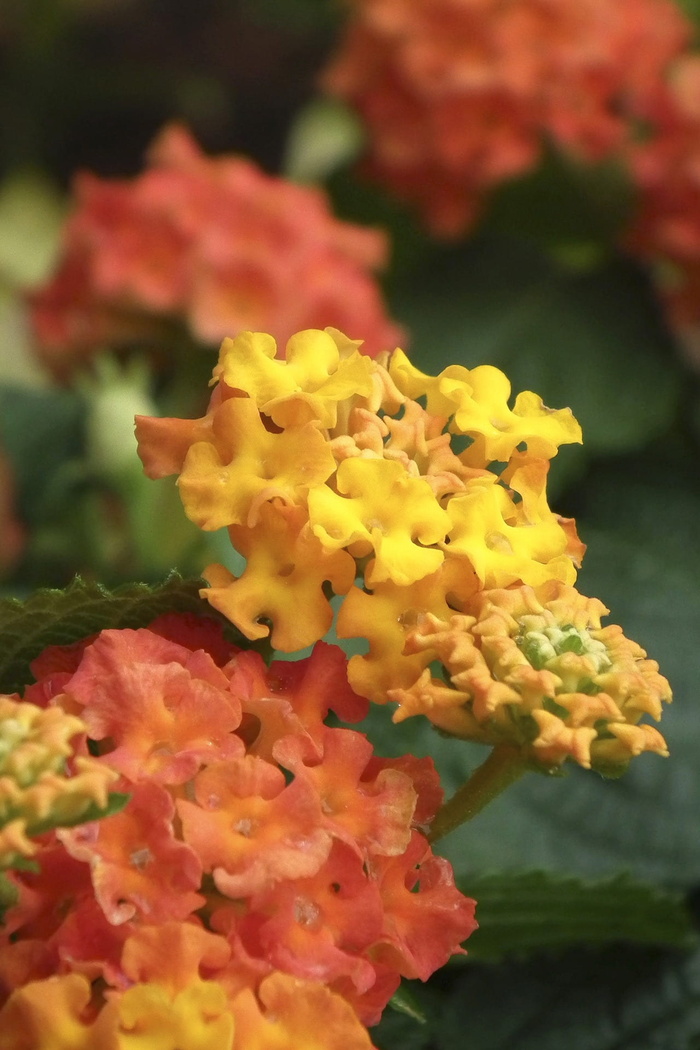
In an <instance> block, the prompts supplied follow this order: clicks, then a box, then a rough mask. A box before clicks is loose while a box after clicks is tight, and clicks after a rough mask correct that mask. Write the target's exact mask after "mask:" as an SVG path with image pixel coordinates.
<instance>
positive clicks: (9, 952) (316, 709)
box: [0, 614, 475, 1050]
mask: <svg viewBox="0 0 700 1050" xmlns="http://www.w3.org/2000/svg"><path fill="white" fill-rule="evenodd" d="M33 669H34V672H35V674H36V676H37V679H38V681H37V683H36V684H35V685H34V686H32V687H30V688H29V689H28V690H27V699H28V700H32V701H34V702H37V703H42V704H44V705H47V706H46V710H47V711H49V712H51V711H59V710H63V711H70V712H79V714H80V717H81V719H82V721H83V723H84V725H85V726H86V728H87V734H88V738H89V740H90V750H91V751H92V752H93V754H94V755H95V758H94V759H93V761H96V762H99V763H100V764H102V765H103V766H104V768H105V770H107V771H108V772H109V773H110V775H111V776H115V775H117V776H118V777H119V779H118V781H117V787H118V789H119V790H121V791H124V792H127V793H128V794H129V795H130V799H129V802H128V803H127V805H126V806H125V808H124V809H123V810H122V811H121V812H119V813H116V814H114V815H113V816H110V817H107V818H105V819H103V820H101V821H97V822H93V823H87V824H84V825H81V826H79V827H75V828H71V829H62V830H58V831H56V832H52V833H50V834H47V835H45V836H44V837H43V838H42V840H41V844H40V847H39V849H38V850H37V852H36V855H35V860H36V861H37V864H38V868H37V870H31V871H22V872H17V873H15V874H14V876H13V881H14V884H15V886H16V889H17V893H18V897H17V901H16V903H15V904H14V905H13V906H11V907H10V908H9V910H8V911H7V913H6V915H5V926H4V929H3V930H2V934H1V939H0V987H1V988H2V1002H3V1004H4V1005H2V1006H1V1007H0V1047H2V1050H24V1048H25V1047H27V1046H32V1047H35V1046H36V1047H38V1046H42V1047H43V1046H49V1045H51V1046H55V1047H56V1048H57V1050H58V1048H60V1050H69V1048H70V1050H78V1048H80V1050H129V1048H130V1047H134V1046H137V1045H138V1046H149V1047H150V1046H154V1047H155V1046H159V1047H161V1046H162V1047H163V1048H166V1047H167V1048H173V1050H175V1048H179V1047H184V1046H186V1047H195V1046H196V1047H197V1048H198V1050H255V1048H259V1050H269V1048H270V1047H273V1046H274V1047H275V1048H276V1050H298V1048H299V1047H300V1046H304V1047H309V1048H315V1050H347V1048H350V1050H371V1041H370V1038H369V1035H368V1033H367V1031H366V1028H365V1025H367V1024H372V1023H375V1022H376V1021H377V1020H378V1018H379V1016H380V1015H381V1012H382V1010H383V1008H384V1006H385V1005H386V1003H387V1001H388V999H389V998H390V997H391V995H392V994H393V993H394V991H395V990H396V987H397V985H398V983H399V980H400V977H401V976H406V977H412V978H415V977H418V978H422V979H425V978H427V977H428V976H429V974H431V973H432V972H433V970H435V969H436V968H437V967H439V966H441V965H443V964H444V963H445V962H446V961H447V959H448V958H449V957H450V956H451V955H452V954H454V953H455V952H459V951H461V948H460V944H461V942H462V941H463V940H464V939H465V938H466V937H468V935H469V934H470V933H471V932H472V930H473V929H474V927H475V922H474V917H473V913H474V902H473V901H471V900H469V899H468V898H466V897H464V896H462V895H461V894H460V893H459V892H458V890H457V889H456V887H455V885H454V881H453V877H452V872H451V869H450V866H449V864H448V862H447V861H445V860H443V859H441V858H438V857H435V856H434V855H433V854H432V851H431V849H430V847H429V845H428V843H427V840H426V838H425V837H424V831H425V830H426V829H427V826H428V825H429V823H430V821H431V819H432V817H433V815H434V813H435V811H436V809H437V807H438V806H439V804H440V802H441V798H442V793H441V790H440V787H439V782H438V778H437V774H436V772H435V769H434V767H433V764H432V762H431V760H429V759H416V758H413V757H412V756H406V757H404V758H399V759H381V758H377V757H376V756H374V755H373V754H372V747H371V745H370V743H369V742H368V740H367V739H366V737H365V736H364V735H363V734H361V733H358V732H355V731H352V730H349V729H344V728H329V727H327V726H326V725H324V721H323V720H324V718H325V717H326V715H327V714H328V711H329V709H332V710H333V711H334V712H335V713H336V714H337V715H339V716H340V717H341V718H343V719H346V720H350V721H356V720H358V719H359V718H361V717H362V716H363V715H364V713H365V710H366V702H365V701H363V700H362V699H360V698H359V697H357V696H356V695H355V694H354V693H353V692H352V691H351V690H350V688H349V687H348V684H347V679H346V675H345V657H344V656H343V654H342V653H341V651H340V650H339V649H337V648H336V647H333V646H329V645H326V644H325V643H321V644H320V645H319V646H318V647H317V648H316V649H315V650H314V652H313V654H312V656H311V657H309V658H307V659H305V660H301V661H298V662H295V663H280V662H277V663H273V664H272V665H271V667H270V668H269V669H268V668H266V666H265V664H264V662H263V660H262V658H261V657H260V656H259V654H257V653H255V652H253V651H239V650H237V649H236V648H235V647H233V646H231V645H229V644H228V643H227V642H226V641H225V639H224V638H223V636H222V633H221V628H220V626H219V625H217V624H214V623H213V622H212V621H209V620H206V619H204V620H202V619H197V618H190V617H181V616H178V615H176V614H169V615H167V616H165V617H162V618H161V619H160V620H158V621H156V622H154V623H153V624H152V625H151V627H150V628H149V629H139V630H106V631H103V632H102V633H101V634H100V635H98V636H97V637H95V638H93V639H92V640H90V639H88V640H87V641H86V642H85V643H84V644H82V645H79V646H77V647H72V648H69V649H63V650H62V649H53V650H47V651H46V653H44V654H43V656H42V657H40V658H39V659H38V660H37V661H36V662H35V664H34V668H33Z"/></svg>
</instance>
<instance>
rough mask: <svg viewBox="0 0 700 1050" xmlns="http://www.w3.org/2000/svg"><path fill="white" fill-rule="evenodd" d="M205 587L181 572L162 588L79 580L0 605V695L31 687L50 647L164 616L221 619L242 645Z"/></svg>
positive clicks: (145, 622)
mask: <svg viewBox="0 0 700 1050" xmlns="http://www.w3.org/2000/svg"><path fill="white" fill-rule="evenodd" d="M202 586H203V584H202V581H201V580H183V579H182V577H181V576H179V575H178V574H177V573H171V574H170V576H169V577H168V578H167V580H165V582H164V583H162V584H160V585H158V586H154V587H151V586H149V585H148V584H145V583H130V584H125V585H124V586H122V587H118V588H117V589H116V590H114V591H109V590H107V589H106V588H105V587H103V586H101V584H99V583H92V582H88V581H86V580H81V579H80V578H76V579H75V580H74V581H73V583H71V584H70V586H69V587H66V588H65V590H53V589H46V590H39V591H36V592H35V593H34V594H32V595H31V597H29V598H27V599H26V601H19V600H18V599H16V598H5V599H2V600H0V691H2V692H5V693H12V692H16V691H20V690H21V689H22V688H23V687H24V686H25V685H27V684H28V683H29V682H31V681H32V675H31V672H30V670H29V664H30V662H31V661H32V660H34V659H35V657H37V656H38V655H39V653H41V652H42V651H43V650H44V649H45V648H46V647H47V646H49V645H69V644H70V643H72V642H75V641H78V640H79V639H81V638H86V637H88V636H89V635H91V634H95V633H96V632H97V631H102V630H105V629H106V628H114V627H132V628H135V627H145V626H147V625H148V624H149V623H151V622H152V621H153V620H155V619H156V617H158V616H160V615H162V614H163V613H168V612H190V613H196V614H200V615H203V616H207V617H210V618H212V619H218V620H220V622H221V623H223V624H224V625H225V626H226V627H227V629H230V630H229V633H230V636H231V637H232V640H234V641H242V639H241V636H240V635H239V634H238V633H237V632H235V629H234V628H232V627H231V625H230V624H229V623H228V621H226V620H224V619H223V617H220V616H219V615H218V614H217V613H216V612H215V610H213V609H212V608H211V607H210V606H209V605H207V603H206V602H205V601H204V600H203V599H202V598H200V597H199V589H200V587H202ZM244 644H245V646H246V647H247V648H250V647H251V646H250V643H249V642H244Z"/></svg>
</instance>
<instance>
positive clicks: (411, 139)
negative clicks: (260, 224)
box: [324, 0, 690, 236]
mask: <svg viewBox="0 0 700 1050" xmlns="http://www.w3.org/2000/svg"><path fill="white" fill-rule="evenodd" d="M349 6H350V20H349V25H348V28H347V32H346V34H345V37H344V39H343V40H342V41H341V44H340V48H339V50H338V53H337V55H336V56H335V58H334V59H333V60H332V62H331V65H330V68H329V69H327V70H326V72H325V74H324V85H325V86H326V88H327V89H328V90H329V91H330V92H332V93H333V94H335V95H337V96H339V97H340V98H342V99H344V100H346V101H347V102H349V103H350V105H351V106H353V107H354V108H355V109H356V110H357V111H358V112H359V113H360V115H361V117H362V119H363V121H364V123H365V125H366V127H367V131H368V135H369V153H368V158H367V163H366V167H367V169H368V171H369V173H370V174H371V175H372V176H374V177H375V178H376V179H378V180H379V181H381V182H382V183H384V184H385V185H387V186H388V187H389V188H390V189H392V190H393V191H394V192H395V193H396V194H397V195H398V196H400V197H402V198H404V199H406V200H407V201H410V202H412V203H414V204H416V205H417V206H418V208H419V209H420V210H421V212H422V213H423V215H424V217H425V219H426V221H427V223H428V225H429V226H430V227H431V229H432V230H433V231H434V232H435V233H437V234H440V235H447V236H452V235H455V234H459V233H462V232H463V231H464V230H465V229H466V228H467V227H468V226H469V225H470V224H471V223H472V222H473V221H474V219H475V217H476V216H477V215H478V212H479V211H480V209H481V206H482V203H483V199H484V196H485V194H486V193H487V192H488V190H489V189H491V188H492V187H493V186H495V185H496V184H498V183H499V182H502V181H504V180H505V179H508V178H512V177H513V176H516V175H519V174H522V173H523V172H526V171H528V170H530V169H531V168H532V167H534V166H535V165H536V164H537V162H538V160H539V158H540V155H541V152H542V147H543V143H544V141H545V140H549V141H553V142H554V143H555V144H556V145H557V146H559V147H560V148H562V149H564V150H566V151H570V152H571V153H573V154H574V156H577V157H580V156H583V157H584V158H587V159H596V158H599V157H601V156H606V155H609V154H610V153H612V152H613V151H616V150H618V149H619V148H620V146H621V144H622V143H623V142H624V141H625V140H627V139H631V138H632V137H633V136H634V131H635V121H636V118H637V116H638V115H639V111H640V109H641V108H642V106H643V103H644V102H645V100H646V98H647V96H648V95H649V94H650V92H653V91H654V89H655V88H656V85H657V84H658V83H660V82H661V81H662V79H663V74H664V71H665V67H666V66H667V65H668V63H669V62H670V60H671V59H672V58H673V57H674V56H675V55H676V54H678V52H679V51H680V50H681V49H682V48H683V47H684V46H686V45H687V41H688V39H689V37H690V27H689V25H688V23H687V22H686V20H685V19H684V18H683V16H682V14H681V13H680V11H679V10H678V9H677V7H676V5H675V4H673V3H670V2H668V0H581V2H579V3H576V4H571V3H569V2H568V0H551V2H548V3H547V4H542V3H539V2H537V0H515V2H512V3H508V4H502V3H500V2H498V0H460V2H456V0H351V3H350V5H349Z"/></svg>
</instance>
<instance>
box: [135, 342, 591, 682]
mask: <svg viewBox="0 0 700 1050" xmlns="http://www.w3.org/2000/svg"><path fill="white" fill-rule="evenodd" d="M213 382H214V391H213V394H212V397H211V401H210V405H209V409H208V411H207V414H206V416H205V417H203V418H202V419H199V420H193V421H190V423H189V424H188V423H185V422H184V421H182V420H152V419H148V418H139V419H138V420H137V434H138V436H139V450H140V455H141V457H142V460H143V462H144V465H145V467H146V470H147V472H148V473H149V474H150V475H151V476H152V477H161V476H163V475H164V474H166V473H168V472H177V473H179V475H180V477H179V487H180V494H181V496H182V499H183V503H184V505H185V510H186V512H187V514H188V515H189V516H190V517H191V518H192V519H193V520H195V521H197V522H198V523H199V524H200V525H201V526H202V527H203V528H206V529H214V528H219V527H221V526H228V527H229V536H230V538H231V542H232V543H233V545H234V547H235V548H236V549H237V550H238V552H239V553H242V554H243V555H244V556H245V557H246V559H247V563H246V567H245V570H244V572H243V573H242V574H241V575H240V576H239V577H236V576H234V575H233V573H232V572H230V570H229V569H227V568H226V567H225V566H221V565H213V566H209V567H207V568H206V569H205V571H204V576H205V578H206V579H207V581H208V582H209V584H210V587H209V588H208V589H206V590H204V591H202V595H203V597H205V598H207V600H208V601H210V602H211V603H212V604H213V605H214V606H215V607H216V608H217V609H218V610H219V611H221V612H223V613H224V615H226V616H227V617H228V618H229V619H230V620H232V621H233V622H234V623H235V624H236V625H237V626H238V627H239V628H240V630H242V631H243V632H244V633H245V634H246V635H247V636H248V637H249V638H260V637H263V636H264V635H266V634H267V633H268V632H270V631H271V633H272V640H273V644H274V645H275V646H276V647H278V648H282V649H284V650H294V649H298V648H300V647H302V646H303V645H308V644H310V643H312V642H314V641H315V640H317V639H318V638H321V637H322V636H323V634H324V633H325V631H326V630H327V629H328V627H329V626H330V624H331V620H332V616H333V612H332V607H331V605H330V602H329V598H330V596H331V595H332V594H335V595H339V596H343V595H345V594H348V592H349V594H348V598H347V599H346V602H347V605H348V608H347V611H344V610H345V606H343V607H342V608H341V612H340V616H339V621H338V627H339V630H340V631H341V633H342V635H343V636H345V637H348V636H350V635H352V634H353V633H358V634H360V635H364V636H367V637H369V640H370V643H371V647H372V648H371V652H370V654H369V658H368V660H366V661H363V663H362V664H361V665H359V666H358V661H357V660H356V661H354V662H353V665H352V669H351V674H352V681H353V685H354V687H355V688H357V689H360V691H361V692H362V693H363V695H366V696H373V697H375V696H376V695H377V694H378V693H379V692H380V691H381V689H380V687H378V685H377V682H376V680H375V681H372V680H370V678H371V676H367V675H365V674H363V671H367V670H368V668H369V665H372V666H374V664H375V663H376V657H377V653H378V652H379V651H380V650H382V651H384V652H385V653H386V655H387V656H388V655H389V654H391V657H392V658H400V657H401V656H402V649H403V641H404V638H403V631H402V630H401V628H400V627H399V628H398V629H397V626H396V624H397V623H399V624H405V623H406V622H407V619H406V618H407V617H408V616H410V615H412V614H411V613H410V610H415V611H416V612H424V611H426V610H430V611H432V612H436V613H441V614H442V613H444V612H445V610H446V609H448V608H454V607H455V606H454V605H453V603H454V602H456V603H457V606H456V607H457V608H459V607H460V604H459V603H460V602H461V601H463V600H464V599H465V598H466V597H467V596H468V595H469V594H471V593H472V592H473V591H474V590H475V589H477V588H479V587H484V586H486V587H492V586H501V585H504V584H511V583H514V582H526V583H538V584H539V583H541V582H544V581H546V580H549V579H561V580H564V581H566V582H568V583H572V582H573V580H574V579H575V576H576V568H575V566H576V565H577V564H578V562H579V561H580V556H581V554H582V548H581V545H580V544H579V542H578V539H577V537H576V534H575V529H574V528H573V525H572V523H567V522H564V521H563V520H562V519H560V518H559V517H558V516H557V515H555V514H554V513H552V511H551V510H550V509H549V506H548V504H547V499H546V492H545V487H546V478H547V469H548V463H549V459H550V458H551V457H552V456H554V455H556V454H557V451H558V449H559V446H560V445H562V444H564V443H567V442H572V441H580V439H581V432H580V428H579V426H578V423H577V422H576V420H575V419H574V417H573V416H572V414H571V411H570V410H569V409H560V410H556V411H555V410H551V409H548V408H546V407H545V406H544V405H543V404H542V401H541V399H540V398H538V397H537V396H536V395H535V394H531V393H527V392H526V393H523V394H519V395H518V397H517V398H516V400H515V404H514V406H513V408H511V407H510V406H509V404H508V402H509V398H510V384H509V382H508V380H507V378H506V377H505V376H504V375H503V373H502V372H500V371H499V370H498V369H496V368H492V367H490V366H489V367H486V366H484V367H481V368H475V369H472V370H469V369H466V368H463V367H457V366H454V367H452V368H447V369H445V370H444V371H443V372H441V373H440V374H439V375H438V376H427V375H424V374H423V373H422V372H420V371H418V369H416V368H414V367H413V366H412V365H411V363H410V362H409V361H408V359H407V357H406V355H405V354H404V353H403V351H401V350H396V351H394V353H393V354H392V355H391V357H388V356H385V357H383V358H382V359H381V360H370V359H368V358H366V357H363V356H362V355H361V354H360V352H359V349H358V346H357V344H356V343H354V342H352V341H351V340H349V339H347V338H346V337H345V336H343V335H342V334H341V333H340V332H338V331H336V330H335V329H326V330H325V331H323V332H321V331H306V332H300V333H298V334H297V335H295V336H294V337H293V338H292V339H291V340H290V341H289V343H288V345H287V351H286V357H285V359H284V360H278V359H277V358H276V353H275V344H274V341H273V340H272V339H271V337H270V336H269V335H266V334H263V333H250V332H247V333H244V334H243V335H241V336H238V337H237V338H236V339H227V340H225V341H224V343H223V345H222V347H221V354H220V358H219V362H218V364H217V365H216V367H215V368H214V375H213ZM458 443H459V444H458ZM465 445H466V447H464V446H465ZM460 449H461V450H460ZM504 463H505V466H504ZM357 574H361V576H362V578H363V584H364V590H362V591H357V590H355V589H352V583H353V580H354V578H355V577H356V575H357ZM365 599H368V600H367V601H366V600H365ZM426 602H427V605H426ZM370 605H371V606H372V607H373V609H374V610H376V609H379V608H380V606H382V605H383V606H384V607H386V608H388V607H389V606H390V607H391V609H392V610H394V609H395V610H396V613H395V616H394V618H393V621H392V618H391V617H380V618H376V617H373V618H372V620H373V623H374V624H375V625H376V626H373V625H372V623H368V622H363V623H362V624H361V627H360V629H359V630H357V631H356V630H355V627H356V625H359V624H360V619H361V617H360V618H359V619H358V617H357V616H356V615H355V612H357V611H358V610H359V609H360V608H361V607H363V608H364V609H365V611H368V610H369V607H370ZM396 617H399V620H397V619H396ZM392 622H393V627H392V626H391V623H392ZM380 635H381V636H382V637H384V636H385V637H384V640H383V641H381V642H380V640H379V636H380ZM397 662H398V663H401V659H398V660H397ZM411 663H412V664H413V665H414V666H415V665H416V664H417V663H420V658H419V659H418V660H413V661H411ZM375 669H376V671H377V673H379V674H381V675H382V681H384V679H385V678H386V674H384V673H383V672H382V671H381V669H380V668H379V667H378V666H377V667H376V668H375ZM358 671H359V672H360V675H361V676H362V681H361V682H360V678H359V677H356V675H357V672H358ZM387 673H389V674H393V670H392V671H391V672H387ZM402 681H403V678H400V679H394V682H393V684H395V685H396V684H401V682H402Z"/></svg>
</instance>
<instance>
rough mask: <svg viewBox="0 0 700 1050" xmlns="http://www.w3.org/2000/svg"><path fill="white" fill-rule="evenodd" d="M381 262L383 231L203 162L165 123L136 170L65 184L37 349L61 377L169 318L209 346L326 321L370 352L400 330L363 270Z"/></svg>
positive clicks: (257, 176)
mask: <svg viewBox="0 0 700 1050" xmlns="http://www.w3.org/2000/svg"><path fill="white" fill-rule="evenodd" d="M386 257H387V241H386V237H385V236H384V234H383V233H381V232H380V231H379V230H375V229H369V228H366V227H361V226H356V225H352V224H350V223H346V222H342V221H340V220H339V219H336V218H335V217H334V216H333V215H332V214H331V212H330V209H329V205H328V201H327V200H326V198H325V196H324V194H323V193H322V192H321V191H320V190H317V189H313V188H310V187H302V186H298V185H295V184H294V183H291V182H288V181H286V180H285V179H282V178H277V177H273V176H270V175H267V174H265V173H264V172H263V171H261V170H260V169H259V168H258V167H257V166H256V165H255V164H254V163H253V162H252V161H249V160H246V159H244V158H243V157H237V156H222V157H217V158H210V157H207V156H206V155H205V154H204V153H202V152H201V150H200V149H199V147H198V145H197V143H196V142H195V141H194V139H193V138H192V137H191V136H190V134H189V133H188V132H187V131H186V130H185V128H183V127H180V126H177V125H171V126H168V127H166V128H165V129H164V131H163V132H162V133H161V134H160V136H159V137H158V138H157V139H156V141H155V143H154V144H153V146H152V147H151V149H150V152H149V154H148V164H147V168H146V170H145V171H144V172H143V173H142V174H141V175H139V176H137V177H136V178H134V179H123V180H117V179H102V178H99V177H97V176H95V175H90V174H81V175H78V177H77V178H76V180H75V207H74V210H73V212H72V214H71V216H70V217H69V219H68V221H67V223H66V226H65V229H64V234H63V253H62V257H61V259H60V262H59V265H58V268H57V270H56V272H55V274H54V276H53V277H52V279H51V280H50V281H49V282H48V284H46V285H45V286H44V287H43V288H41V289H39V290H38V292H36V293H34V295H33V297H32V318H33V324H34V329H35V333H36V338H37V343H38V352H39V354H40V356H41V358H42V360H43V361H44V362H45V364H46V365H47V366H48V367H49V368H50V369H51V370H52V371H53V372H54V374H55V375H57V376H58V377H61V378H64V377H66V376H67V375H69V374H70V372H71V370H72V369H73V367H74V366H75V365H77V364H79V363H80V362H81V361H83V360H84V359H85V358H86V357H88V356H89V355H90V354H91V353H92V352H93V351H95V350H96V349H100V348H103V347H104V346H111V347H114V346H117V347H121V346H125V345H126V346H128V345H130V344H133V343H138V344H141V345H149V346H152V345H154V344H155V345H158V343H159V339H158V333H159V331H160V330H161V328H162V326H163V324H164V322H172V321H173V320H179V321H182V322H184V323H185V325H186V326H187V328H188V329H189V332H190V335H191V336H192V337H193V338H194V339H195V340H196V341H197V342H199V343H202V344H204V345H206V346H213V345H216V344H218V343H219V342H220V341H221V340H222V339H223V338H224V336H226V335H232V334H233V335H235V334H236V333H238V332H239V331H241V330H243V329H248V328H252V329H263V330H265V331H268V332H271V333H273V334H274V335H275V336H276V338H277V339H278V340H280V341H281V342H280V345H281V346H284V344H285V342H286V340H287V339H288V338H289V336H290V335H291V334H292V333H293V332H295V331H297V330H298V329H300V328H306V327H313V326H316V325H327V324H332V325H336V326H338V327H340V328H342V329H343V330H347V331H349V332H350V333H351V335H352V336H353V337H356V338H360V339H363V340H364V351H365V353H368V354H371V355H373V354H376V353H378V352H379V351H380V350H383V349H387V348H390V347H393V346H394V345H395V343H396V342H397V341H398V340H399V339H400V338H401V336H402V332H401V330H400V329H399V328H398V326H397V325H395V324H394V323H393V322H392V321H391V320H390V319H389V318H388V316H387V314H386V311H385V308H384V305H383V303H382V298H381V294H380V291H379V288H378V286H377V284H376V282H375V280H374V277H373V271H375V270H377V269H379V268H380V267H382V266H383V265H384V264H385V262H386ZM171 334H172V333H171ZM171 342H172V340H171Z"/></svg>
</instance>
